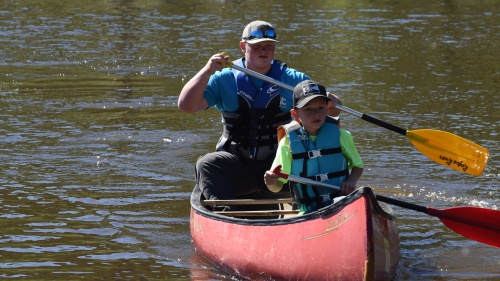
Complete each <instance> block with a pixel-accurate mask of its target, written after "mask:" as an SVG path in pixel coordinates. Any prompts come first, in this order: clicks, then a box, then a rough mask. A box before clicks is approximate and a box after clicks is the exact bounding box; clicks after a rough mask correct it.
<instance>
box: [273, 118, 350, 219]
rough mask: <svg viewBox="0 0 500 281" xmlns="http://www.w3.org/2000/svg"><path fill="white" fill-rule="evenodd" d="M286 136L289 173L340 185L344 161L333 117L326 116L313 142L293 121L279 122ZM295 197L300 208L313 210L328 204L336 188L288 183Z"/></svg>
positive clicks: (345, 172)
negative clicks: (289, 160)
mask: <svg viewBox="0 0 500 281" xmlns="http://www.w3.org/2000/svg"><path fill="white" fill-rule="evenodd" d="M283 127H284V129H285V131H286V132H287V134H288V138H289V140H290V149H291V152H292V165H291V168H292V170H291V174H292V175H296V176H299V177H304V178H309V179H312V180H315V181H321V182H323V183H327V184H331V185H336V186H341V185H342V183H343V182H344V181H345V180H346V179H347V177H348V176H349V170H348V162H347V159H346V158H345V157H344V155H343V154H342V149H341V147H340V128H339V121H338V119H337V118H333V117H330V116H327V117H326V121H325V123H324V124H323V126H321V128H320V129H319V131H318V135H317V137H316V142H313V141H312V140H311V139H310V138H309V135H308V134H307V133H306V131H305V130H304V128H303V127H302V126H301V125H300V124H299V123H298V122H297V121H292V122H291V123H289V124H287V125H285V126H283ZM291 187H292V188H291V190H292V193H293V196H294V198H295V200H296V201H297V202H298V203H300V209H301V210H302V211H305V212H309V211H313V210H316V209H319V208H322V207H324V206H326V205H329V204H331V203H332V202H333V201H332V200H331V199H333V198H334V197H337V196H338V192H335V191H332V190H331V189H328V188H324V187H318V186H312V185H306V184H300V183H291Z"/></svg>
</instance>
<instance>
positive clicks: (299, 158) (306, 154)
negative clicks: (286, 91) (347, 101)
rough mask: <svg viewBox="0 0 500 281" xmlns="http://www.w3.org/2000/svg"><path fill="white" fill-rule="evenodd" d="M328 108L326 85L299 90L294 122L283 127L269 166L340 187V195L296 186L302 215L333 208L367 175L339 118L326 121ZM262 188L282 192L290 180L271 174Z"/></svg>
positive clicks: (307, 85) (309, 84)
mask: <svg viewBox="0 0 500 281" xmlns="http://www.w3.org/2000/svg"><path fill="white" fill-rule="evenodd" d="M329 103H330V99H329V98H328V96H327V92H326V89H325V87H324V86H323V85H321V84H319V83H316V82H314V81H310V80H309V81H303V82H301V83H299V84H298V85H297V86H295V88H294V91H293V105H294V108H293V109H292V110H290V113H291V114H292V116H293V117H294V118H295V119H296V120H294V121H292V122H290V123H289V124H287V125H284V126H282V127H281V128H282V129H283V130H284V133H283V135H284V137H283V138H281V140H280V141H279V146H278V151H277V153H276V158H275V159H274V162H273V164H272V166H270V167H272V168H275V167H278V166H279V165H281V167H282V168H281V169H282V171H283V172H284V173H286V174H292V175H296V176H300V177H306V178H309V179H312V180H318V181H322V182H323V183H328V184H331V185H336V186H340V187H341V190H340V194H337V193H335V192H334V193H332V191H331V189H327V188H322V187H317V186H311V185H305V184H299V183H292V184H291V191H292V194H293V197H294V199H295V200H296V201H297V202H298V203H299V204H300V213H299V214H304V213H307V212H311V211H315V210H317V209H319V208H321V207H324V206H327V205H329V204H332V203H333V199H334V198H335V197H337V196H339V195H346V194H349V193H351V192H352V191H354V190H355V189H356V183H357V182H358V180H359V178H360V177H361V175H362V174H363V162H362V160H361V158H360V157H359V154H358V151H357V149H356V147H355V146H354V143H353V139H352V136H351V134H350V133H349V132H348V131H346V130H344V129H340V126H339V121H338V119H337V118H333V117H329V116H328V107H329ZM281 128H280V129H281ZM285 133H286V135H285ZM281 135H282V134H280V136H281ZM349 170H351V172H350V173H349ZM264 182H265V183H266V185H267V187H268V188H269V190H271V191H273V192H278V191H280V190H281V189H282V187H283V184H284V183H286V180H283V179H279V177H278V175H277V174H275V173H273V171H272V170H269V171H267V172H266V173H265V174H264Z"/></svg>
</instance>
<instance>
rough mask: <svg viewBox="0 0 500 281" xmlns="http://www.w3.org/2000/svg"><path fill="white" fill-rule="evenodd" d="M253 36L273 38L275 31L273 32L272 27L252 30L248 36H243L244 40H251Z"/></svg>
mask: <svg viewBox="0 0 500 281" xmlns="http://www.w3.org/2000/svg"><path fill="white" fill-rule="evenodd" d="M255 38H270V39H275V38H276V33H274V30H273V29H267V30H260V29H257V30H254V31H252V32H250V36H247V37H243V39H245V40H252V39H255Z"/></svg>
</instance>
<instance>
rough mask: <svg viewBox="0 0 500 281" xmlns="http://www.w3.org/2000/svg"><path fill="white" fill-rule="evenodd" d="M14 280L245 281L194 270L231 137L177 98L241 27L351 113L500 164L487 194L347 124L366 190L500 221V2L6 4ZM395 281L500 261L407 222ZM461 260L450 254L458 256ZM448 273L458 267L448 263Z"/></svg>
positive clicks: (425, 225) (403, 142) (404, 214)
mask: <svg viewBox="0 0 500 281" xmlns="http://www.w3.org/2000/svg"><path fill="white" fill-rule="evenodd" d="M0 7H1V9H0V14H1V15H2V17H0V23H1V25H0V26H2V28H0V35H1V36H0V38H2V39H0V40H2V49H1V50H0V73H2V75H1V76H0V131H1V132H2V134H0V141H1V146H0V170H1V176H0V203H1V204H0V227H1V228H2V231H1V232H0V255H1V257H2V259H1V262H0V268H2V273H0V276H1V277H2V278H12V279H15V278H19V279H20V278H28V279H37V280H48V279H50V280H53V279H61V280H72V279H77V278H78V279H80V278H81V276H85V277H86V278H89V279H99V278H102V279H130V280H133V279H135V280H140V279H148V280H162V279H178V280H189V279H192V280H207V279H209V280H234V278H232V277H231V276H227V275H226V274H224V273H223V272H220V271H219V270H217V269H216V268H214V267H212V266H211V265H210V264H208V263H207V262H206V261H204V260H203V259H201V258H200V257H198V256H197V255H196V254H195V253H193V252H192V251H193V249H192V246H191V240H190V234H189V224H188V223H189V215H188V214H189V195H190V191H191V189H192V186H193V169H194V168H193V163H194V162H195V161H196V159H197V158H198V157H199V156H200V155H202V154H203V153H205V152H207V151H210V150H213V149H214V146H215V142H216V141H217V139H218V138H219V135H220V132H221V125H220V124H219V120H220V117H219V115H218V113H217V112H216V111H215V110H209V111H207V112H203V113H201V114H197V115H186V114H180V112H179V111H178V109H177V107H176V102H177V94H178V93H179V91H180V89H181V88H182V86H183V84H184V83H185V82H186V81H187V80H188V79H189V78H190V77H191V76H193V75H194V74H195V73H196V71H197V70H198V69H199V68H201V67H202V66H203V65H204V64H205V63H206V60H207V59H208V57H209V56H211V55H212V54H213V53H215V52H219V51H226V52H228V53H229V54H230V55H231V56H232V57H233V58H237V57H238V56H239V55H240V52H239V50H238V45H237V43H238V41H239V36H240V30H241V29H242V28H243V26H244V25H245V24H246V23H247V22H249V21H251V20H254V19H256V18H261V19H266V20H270V21H272V22H273V24H275V25H276V27H277V29H278V30H279V38H280V41H281V43H280V46H279V49H278V58H280V59H282V60H283V61H285V62H287V63H288V64H289V65H290V66H292V67H294V68H297V69H300V70H302V71H304V72H306V73H308V74H311V76H312V77H313V79H315V80H318V81H322V83H323V84H325V85H327V86H328V87H329V89H330V90H332V91H335V92H336V93H338V94H339V95H340V96H341V97H342V99H343V100H344V104H345V105H346V106H348V107H350V108H353V109H356V110H358V111H361V112H365V113H369V114H371V115H373V116H375V117H377V118H379V119H381V120H384V121H386V122H389V123H392V124H395V125H398V126H400V127H407V128H409V129H420V128H433V129H441V130H445V131H449V132H451V133H454V134H457V135H460V136H463V137H464V138H466V139H469V140H473V141H475V142H477V143H479V144H480V145H482V146H485V147H487V148H488V149H489V150H490V153H491V155H492V158H491V159H490V161H489V163H488V166H487V168H486V170H485V172H484V174H483V175H482V176H480V177H477V178H473V177H470V176H468V175H465V174H461V173H458V172H456V171H454V170H450V169H447V168H445V167H443V166H440V165H437V164H435V163H434V162H433V161H432V160H430V159H428V158H427V157H425V156H424V155H422V154H421V153H420V152H419V151H417V150H416V149H415V148H414V147H413V146H412V145H411V143H410V142H409V141H408V140H407V139H406V138H405V137H402V136H398V135H395V134H393V133H391V132H389V131H387V130H385V129H382V128H380V127H377V126H374V125H372V124H369V123H367V122H364V121H362V120H359V119H358V118H356V117H353V116H348V115H345V114H344V115H343V124H344V126H345V127H346V128H347V129H348V130H349V131H351V132H352V134H353V136H354V137H355V142H356V146H357V147H358V148H359V149H360V152H361V155H362V157H363V160H364V162H365V164H366V165H367V167H366V169H365V174H364V177H363V178H362V180H361V182H360V183H361V184H363V185H372V186H374V187H375V189H376V191H377V192H379V193H386V194H387V195H389V196H394V197H396V198H399V199H402V200H405V201H408V202H412V203H415V204H420V205H426V206H434V207H438V208H447V207H451V206H466V205H473V206H482V207H487V208H492V209H498V208H499V207H500V205H499V204H500V203H499V200H498V196H497V194H498V177H499V174H500V173H499V171H498V167H499V164H498V159H496V157H495V155H497V154H498V152H499V151H498V135H497V134H498V133H497V132H498V125H497V123H498V120H500V116H499V114H498V113H497V112H498V110H497V109H498V95H497V94H496V92H497V89H498V79H497V72H498V69H497V67H496V64H494V62H495V61H496V58H497V53H496V50H497V49H498V44H499V42H498V39H497V37H498V36H495V33H494V31H495V27H496V19H497V17H496V15H498V14H499V11H498V8H499V7H498V5H497V4H496V2H494V1H482V2H481V3H476V2H473V1H441V2H434V1H423V2H422V1H420V2H408V1H404V2H384V3H376V2H370V1H340V2H339V1H313V2H307V3H295V4H293V5H291V4H290V3H289V2H287V1H284V0H279V1H266V2H257V1H244V2H239V1H192V0H188V1H180V2H179V1H100V2H99V3H88V2H64V1H63V2H61V1H52V0H51V1H43V2H40V1H37V2H33V1H17V2H12V1H4V2H2V3H1V4H0ZM395 211H396V213H397V214H398V216H399V219H398V226H399V230H400V234H401V243H402V245H401V254H402V259H401V268H400V272H399V274H398V279H399V280H414V279H419V278H420V279H421V278H424V279H426V280H450V279H457V280H465V279H481V280H487V279H490V280H495V279H498V278H500V276H499V273H498V270H497V268H498V265H499V256H500V253H499V251H498V249H495V248H492V247H488V246H484V245H482V244H479V243H477V242H474V241H471V240H468V239H465V238H462V237H461V236H459V235H457V234H455V233H454V232H453V231H451V230H449V229H448V228H447V227H445V226H444V225H442V224H441V223H440V222H439V221H438V220H437V219H436V218H431V217H429V216H425V215H422V214H419V213H415V212H413V211H410V210H405V209H401V208H395ZM449 253H451V255H450V254H449ZM450 256H451V257H452V258H449V257H450Z"/></svg>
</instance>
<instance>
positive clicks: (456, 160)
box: [406, 129, 490, 176]
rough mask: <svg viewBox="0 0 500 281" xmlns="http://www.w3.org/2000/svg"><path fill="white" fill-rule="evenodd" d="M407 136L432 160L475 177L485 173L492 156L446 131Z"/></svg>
mask: <svg viewBox="0 0 500 281" xmlns="http://www.w3.org/2000/svg"><path fill="white" fill-rule="evenodd" d="M406 136H407V137H408V139H410V141H411V143H412V144H413V145H414V146H415V147H416V148H417V149H418V150H420V151H421V152H422V153H423V154H425V155H426V156H427V157H429V158H430V159H432V160H434V161H436V162H437V163H439V164H441V165H444V166H447V167H450V168H452V169H455V170H457V171H460V172H462V173H467V174H470V175H474V176H479V175H481V174H482V173H483V170H484V168H485V167H486V162H488V158H489V156H490V153H489V152H488V150H487V149H486V148H484V147H482V146H480V145H478V144H476V143H473V142H471V141H469V140H466V139H464V138H462V137H459V136H457V135H454V134H451V133H448V132H444V131H439V130H431V129H421V130H413V131H410V130H408V131H407V132H406Z"/></svg>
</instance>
